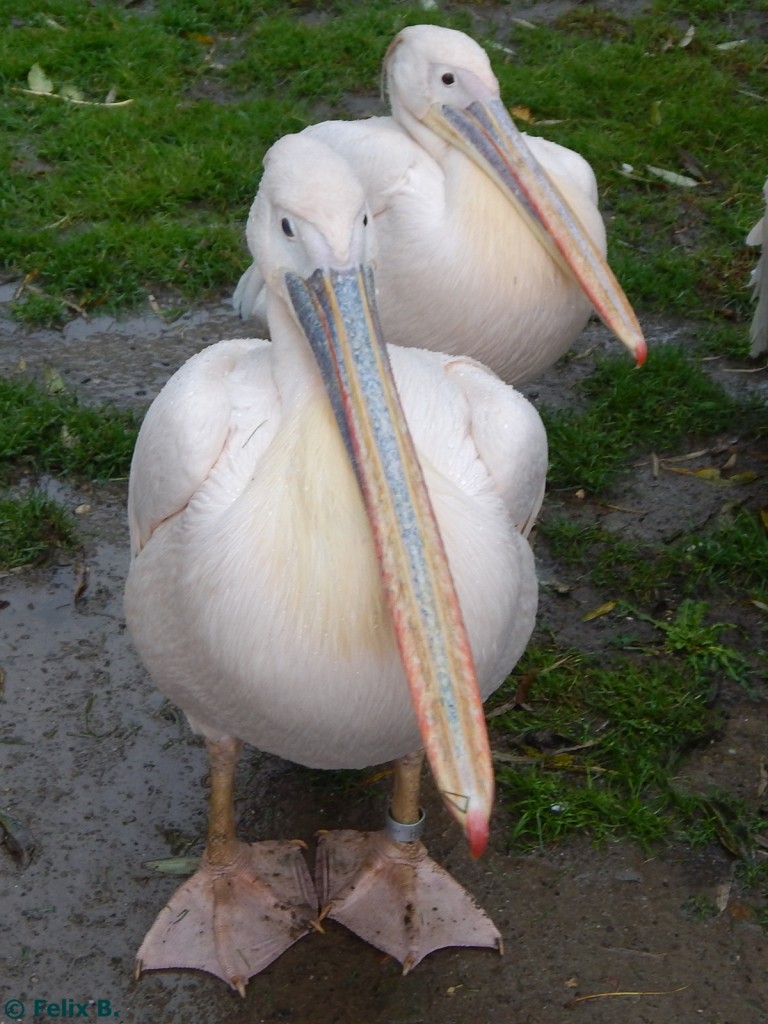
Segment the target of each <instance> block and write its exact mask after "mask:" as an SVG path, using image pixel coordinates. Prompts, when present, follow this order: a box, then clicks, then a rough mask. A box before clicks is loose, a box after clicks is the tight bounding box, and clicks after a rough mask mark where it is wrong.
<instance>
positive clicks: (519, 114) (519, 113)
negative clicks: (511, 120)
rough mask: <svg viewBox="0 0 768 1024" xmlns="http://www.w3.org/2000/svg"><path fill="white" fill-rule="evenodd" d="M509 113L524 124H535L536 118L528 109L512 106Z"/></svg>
mask: <svg viewBox="0 0 768 1024" xmlns="http://www.w3.org/2000/svg"><path fill="white" fill-rule="evenodd" d="M509 112H510V114H511V115H512V117H515V118H517V120H518V121H525V123H526V124H535V123H536V118H535V117H534V116H533V111H532V110H531V108H530V107H522V106H514V107H510V108H509Z"/></svg>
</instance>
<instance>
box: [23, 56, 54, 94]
mask: <svg viewBox="0 0 768 1024" xmlns="http://www.w3.org/2000/svg"><path fill="white" fill-rule="evenodd" d="M27 85H29V90H30V92H37V93H42V94H44V95H45V94H48V93H52V92H53V82H52V81H51V80H50V78H49V77H48V75H46V73H45V72H44V71H43V69H42V68H41V67H40V65H39V64H33V65H32V67H31V68H30V69H29V72H28V74H27Z"/></svg>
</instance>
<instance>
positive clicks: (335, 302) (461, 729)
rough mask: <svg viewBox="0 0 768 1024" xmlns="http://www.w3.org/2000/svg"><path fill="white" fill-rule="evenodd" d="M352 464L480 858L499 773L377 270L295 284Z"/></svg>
mask: <svg viewBox="0 0 768 1024" xmlns="http://www.w3.org/2000/svg"><path fill="white" fill-rule="evenodd" d="M286 281H287V284H288V291H289V294H290V297H291V301H292V303H293V306H294V308H295V310H296V313H297V315H298V317H299V321H300V323H301V325H302V328H303V329H304V332H305V333H306V335H307V338H308V340H309V342H310V345H311V346H312V348H313V350H314V352H315V356H316V358H317V361H318V364H319V366H320V370H321V372H322V375H323V378H324V380H325V384H326V388H327V390H328V392H329V396H330V399H331V403H332V405H333V408H334V412H335V413H336V418H337V420H338V422H339V426H340V429H341V432H342V436H343V437H344V440H345V442H346V444H347V448H348V450H349V452H350V456H351V459H352V463H353V465H354V467H355V472H356V473H357V477H358V480H359V482H360V487H361V489H362V492H363V497H364V499H365V504H366V507H367V510H368V517H369V519H370V521H371V525H372V528H373V533H374V537H375V542H376V547H377V553H378V557H379V564H380V567H381V575H382V580H383V584H384V589H385V592H386V595H387V602H388V605H389V608H390V611H391V613H392V617H393V620H394V624H395V630H396V634H397V640H398V645H399V648H400V655H401V658H402V661H403V665H404V668H405V673H406V677H407V679H408V684H409V686H410V690H411V697H412V700H413V704H414V708H415V711H416V716H417V719H418V722H419V728H420V730H421V735H422V739H423V742H424V746H425V748H426V751H427V756H428V758H429V762H430V766H431V769H432V774H433V776H434V778H435V782H436V784H437V787H438V789H439V790H440V792H441V794H442V796H443V799H444V801H445V803H446V805H447V806H448V808H449V810H450V811H451V813H452V814H453V815H454V817H455V818H456V819H457V820H458V821H459V822H460V823H461V825H462V827H463V828H464V830H465V832H466V834H467V838H468V839H469V843H470V848H471V850H472V853H473V854H474V855H475V856H478V855H479V854H480V853H482V851H483V849H484V847H485V845H486V842H487V840H488V822H489V818H490V812H491V805H492V803H493V767H492V764H491V755H490V749H489V745H488V735H487V732H486V728H485V719H484V717H483V706H482V701H481V699H480V694H479V691H478V686H477V679H476V676H475V670H474V666H473V663H472V655H471V652H470V648H469V640H468V638H467V634H466V630H465V627H464V622H463V619H462V615H461V609H460V608H459V603H458V599H457V597H456V591H455V588H454V585H453V580H452V578H451V573H450V569H449V567H448V562H447V559H446V556H445V550H444V548H443V543H442V540H441V537H440V533H439V531H438V527H437V523H436V521H435V516H434V513H433V511H432V506H431V503H430V500H429V495H428V493H427V489H426V485H425V483H424V477H423V475H422V472H421V467H420V466H419V461H418V458H417V455H416V450H415V448H414V445H413V440H412V439H411V435H410V433H409V430H408V426H407V424H406V422H405V417H404V415H403V410H402V406H401V404H400V398H399V396H398V393H397V389H396V387H395V382H394V378H393V376H392V369H391V366H390V363H389V357H388V355H387V349H386V346H385V344H384V341H383V339H382V336H381V331H380V328H379V324H378V316H377V314H376V310H375V305H374V300H373V295H374V286H373V276H372V273H371V272H370V270H369V269H368V268H367V267H360V268H357V269H354V270H344V271H336V270H330V271H320V270H317V271H315V273H314V274H313V275H312V276H311V277H310V278H308V279H302V278H300V277H298V276H297V275H294V274H288V275H287V276H286Z"/></svg>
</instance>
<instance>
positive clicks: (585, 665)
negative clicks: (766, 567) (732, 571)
mask: <svg viewBox="0 0 768 1024" xmlns="http://www.w3.org/2000/svg"><path fill="white" fill-rule="evenodd" d="M703 615H704V609H703V608H701V607H699V606H697V605H695V604H693V603H692V604H691V605H689V606H682V607H681V609H680V610H679V612H678V615H677V616H676V617H675V618H673V619H672V620H671V621H669V622H663V623H657V625H658V626H659V632H660V633H661V635H662V640H661V642H660V643H650V644H647V645H645V647H644V650H645V653H646V656H645V657H644V658H638V657H637V656H636V654H634V655H633V656H629V655H627V654H624V653H622V652H617V653H615V654H614V655H613V656H612V657H606V656H605V655H602V656H601V657H600V658H596V657H594V656H589V655H586V654H584V653H582V652H580V651H575V650H570V651H565V652H564V651H562V650H559V649H557V648H547V647H544V648H542V647H530V648H529V650H528V651H527V653H526V655H525V657H524V659H523V662H522V663H521V665H520V671H522V672H523V673H524V674H526V675H527V676H528V677H529V678H530V679H532V680H533V686H532V689H531V693H530V697H529V702H530V705H531V706H530V707H529V708H528V710H527V711H526V712H525V713H522V712H521V711H520V709H517V710H508V711H505V712H504V713H503V714H500V715H498V716H494V715H493V705H496V706H504V705H508V704H509V698H510V696H511V693H512V692H513V691H512V690H511V688H510V689H508V690H502V691H499V692H498V693H497V694H496V695H495V696H494V698H493V701H492V702H491V730H492V743H493V748H494V753H495V757H496V759H497V777H498V780H499V789H500V800H501V801H502V802H503V804H504V805H505V807H506V808H507V810H508V811H509V814H510V816H511V819H512V825H511V830H510V833H509V841H510V842H511V843H512V844H514V845H515V846H516V847H519V848H523V849H525V848H529V847H531V846H537V845H542V844H545V843H551V842H557V841H561V840H563V839H565V838H567V837H569V836H572V835H574V834H585V833H586V834H588V835H590V836H592V837H593V838H595V839H598V840H599V839H611V838H620V837H624V838H627V837H629V838H632V839H634V840H636V841H637V842H640V843H642V844H644V845H646V846H649V845H651V844H653V843H658V842H660V841H663V840H668V839H670V838H672V837H675V838H682V839H685V840H686V841H688V842H695V843H698V842H705V841H712V840H715V839H717V838H718V837H719V833H718V828H719V827H720V826H719V825H718V818H717V814H716V813H715V810H714V809H713V806H712V800H713V799H717V800H719V802H720V803H721V804H723V805H724V806H725V807H728V808H730V809H731V811H732V813H733V815H735V816H736V818H737V819H738V820H739V821H742V822H748V831H754V830H755V829H756V828H757V827H758V823H757V822H754V821H752V820H751V818H750V815H749V812H748V810H747V808H746V807H745V806H743V805H742V804H740V803H739V802H738V801H734V800H732V799H731V798H729V796H728V795H727V794H711V793H707V792H696V791H693V790H689V789H688V788H687V787H685V786H684V785H682V784H679V783H678V782H676V781H675V774H676V772H677V770H678V768H679V766H680V765H681V763H682V761H683V759H684V757H685V755H686V754H687V753H689V752H690V750H691V749H692V748H694V747H696V746H700V745H703V744H705V743H707V742H709V741H711V740H713V739H715V738H716V737H717V735H718V732H719V730H720V728H721V717H720V716H721V713H720V712H719V711H718V710H716V709H715V708H713V706H712V702H711V692H712V683H713V681H714V680H715V679H716V678H717V674H718V672H720V671H721V670H722V667H723V664H728V665H730V664H731V659H733V661H734V662H736V663H739V656H738V653H736V652H733V651H732V650H731V649H729V648H728V647H727V646H726V645H724V644H723V643H721V642H720V640H719V626H718V624H715V625H706V624H705V623H704V622H703V621H702V620H703ZM691 655H694V657H693V658H692V657H691Z"/></svg>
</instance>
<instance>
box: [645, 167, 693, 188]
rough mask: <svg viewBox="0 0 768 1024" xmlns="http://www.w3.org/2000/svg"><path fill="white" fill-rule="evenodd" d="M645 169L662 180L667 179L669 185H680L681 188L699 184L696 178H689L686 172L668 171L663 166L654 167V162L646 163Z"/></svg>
mask: <svg viewBox="0 0 768 1024" xmlns="http://www.w3.org/2000/svg"><path fill="white" fill-rule="evenodd" d="M645 169H646V170H647V171H648V172H649V173H650V174H653V175H655V176H656V177H657V178H661V180H662V181H666V183H667V184H668V185H679V186H680V187H681V188H694V187H695V186H696V185H698V184H699V183H698V181H696V180H695V178H688V177H687V176H686V175H685V174H677V172H676V171H667V170H665V168H663V167H654V166H653V165H652V164H646V165H645Z"/></svg>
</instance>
